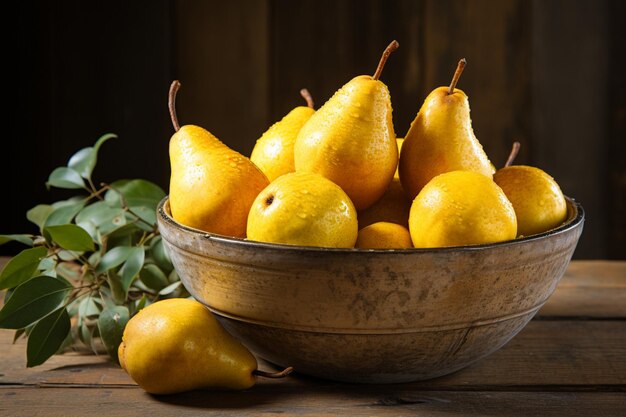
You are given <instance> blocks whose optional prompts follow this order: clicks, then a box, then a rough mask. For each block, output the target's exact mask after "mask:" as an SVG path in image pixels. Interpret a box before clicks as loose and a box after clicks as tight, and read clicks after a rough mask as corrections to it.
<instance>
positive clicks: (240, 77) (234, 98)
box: [172, 0, 299, 155]
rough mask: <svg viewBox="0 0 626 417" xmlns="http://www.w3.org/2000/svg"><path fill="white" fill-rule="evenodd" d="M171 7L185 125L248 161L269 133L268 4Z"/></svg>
mask: <svg viewBox="0 0 626 417" xmlns="http://www.w3.org/2000/svg"><path fill="white" fill-rule="evenodd" d="M172 4H173V21H174V24H175V27H176V38H175V45H176V49H175V50H176V54H175V59H174V63H175V67H176V71H175V73H176V74H177V76H178V78H179V79H180V81H181V84H182V87H181V90H180V92H179V95H178V97H179V98H178V99H177V108H178V116H179V120H180V121H181V124H195V125H199V126H202V127H203V128H205V129H207V130H209V131H210V132H211V133H212V134H214V135H215V136H217V137H218V138H219V139H220V140H221V141H222V142H224V143H226V144H227V145H228V146H230V147H231V148H233V149H235V150H237V151H239V152H243V153H244V154H246V155H249V154H250V152H251V151H252V146H254V142H255V141H256V139H258V138H259V137H260V136H261V133H263V131H264V130H265V129H267V127H269V125H268V122H269V120H268V103H269V94H270V91H269V59H270V58H269V52H270V49H269V42H268V37H269V34H268V33H269V32H268V31H269V27H268V24H269V20H268V8H269V5H268V2H265V1H263V2H260V1H255V2H248V1H244V0H237V1H229V2H206V1H185V2H174V3H172ZM298 91H299V90H298Z"/></svg>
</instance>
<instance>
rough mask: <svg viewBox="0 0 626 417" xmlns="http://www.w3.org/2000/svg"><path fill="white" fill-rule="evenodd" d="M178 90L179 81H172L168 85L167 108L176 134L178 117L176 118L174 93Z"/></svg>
mask: <svg viewBox="0 0 626 417" xmlns="http://www.w3.org/2000/svg"><path fill="white" fill-rule="evenodd" d="M179 88H180V81H178V80H174V81H172V85H170V92H169V94H168V100H167V107H168V108H169V109H170V118H171V119H172V125H173V126H174V130H175V131H176V132H178V131H179V130H180V125H179V124H178V116H176V93H178V89H179Z"/></svg>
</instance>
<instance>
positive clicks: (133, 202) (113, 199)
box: [104, 179, 165, 210]
mask: <svg viewBox="0 0 626 417" xmlns="http://www.w3.org/2000/svg"><path fill="white" fill-rule="evenodd" d="M111 188H112V189H113V190H110V191H108V192H107V193H106V194H105V196H104V199H105V201H107V202H108V203H109V204H110V205H113V206H117V207H121V206H122V200H121V199H120V195H119V193H122V194H123V196H124V199H123V201H124V202H125V203H126V206H128V207H136V206H142V207H147V208H149V209H152V210H156V206H157V205H158V204H159V202H160V201H161V200H162V199H163V197H165V192H164V191H163V190H162V189H161V187H159V186H158V185H156V184H154V183H152V182H150V181H146V180H142V179H137V180H120V181H115V182H114V183H112V184H111Z"/></svg>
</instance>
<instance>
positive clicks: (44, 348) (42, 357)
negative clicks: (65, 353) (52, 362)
mask: <svg viewBox="0 0 626 417" xmlns="http://www.w3.org/2000/svg"><path fill="white" fill-rule="evenodd" d="M70 328H71V324H70V316H69V315H68V314H67V310H66V309H65V307H61V308H59V309H57V310H55V311H53V312H52V313H51V314H49V315H47V316H46V317H44V318H42V319H41V320H39V321H38V322H37V324H35V327H34V328H33V330H32V331H31V332H30V335H29V336H28V344H27V345H26V358H27V363H26V366H27V367H29V368H30V367H32V366H37V365H41V364H42V363H44V362H45V361H46V360H47V359H48V358H49V357H50V356H52V355H54V354H55V353H56V352H57V351H58V350H59V348H60V347H61V344H63V341H64V340H65V338H66V337H67V335H68V333H69V332H70Z"/></svg>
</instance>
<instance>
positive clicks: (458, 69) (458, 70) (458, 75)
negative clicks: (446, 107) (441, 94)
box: [448, 58, 467, 94]
mask: <svg viewBox="0 0 626 417" xmlns="http://www.w3.org/2000/svg"><path fill="white" fill-rule="evenodd" d="M465 64H467V61H466V60H465V58H461V60H460V61H459V63H458V64H457V66H456V71H454V76H453V77H452V82H451V83H450V87H448V94H452V93H454V89H455V88H456V83H458V82H459V78H461V74H462V73H463V68H465Z"/></svg>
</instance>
